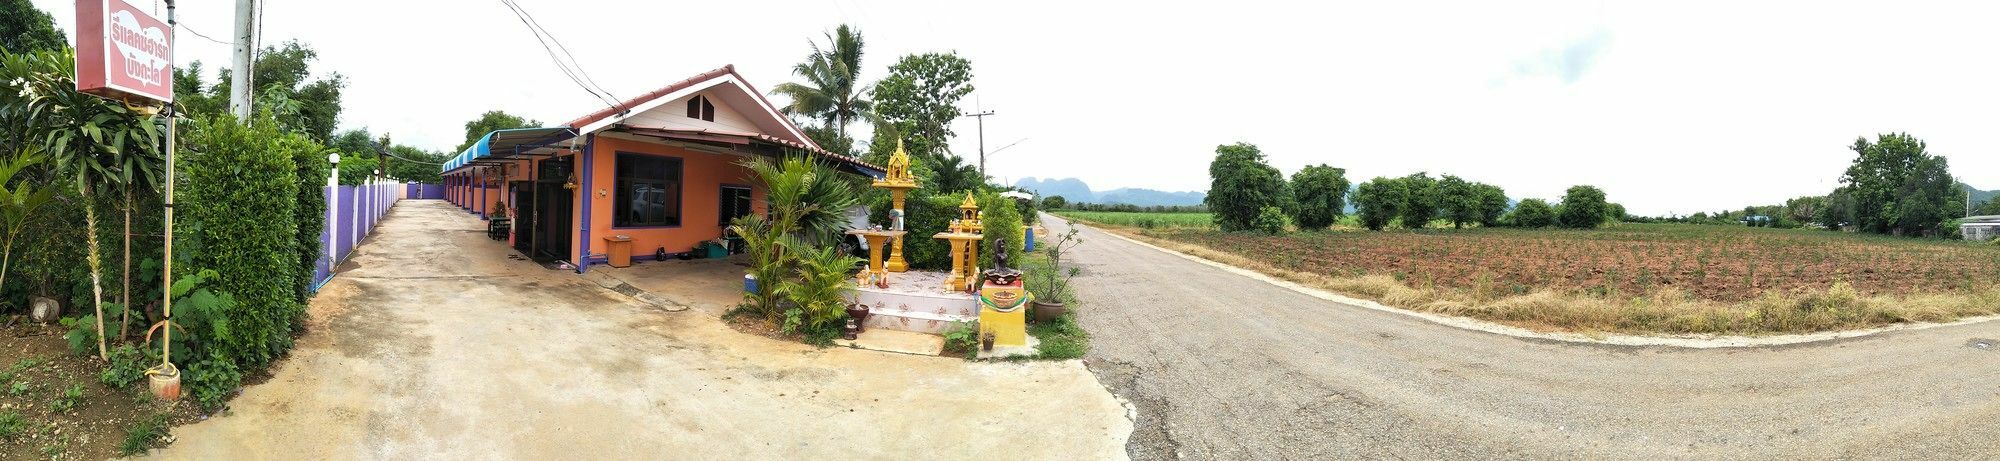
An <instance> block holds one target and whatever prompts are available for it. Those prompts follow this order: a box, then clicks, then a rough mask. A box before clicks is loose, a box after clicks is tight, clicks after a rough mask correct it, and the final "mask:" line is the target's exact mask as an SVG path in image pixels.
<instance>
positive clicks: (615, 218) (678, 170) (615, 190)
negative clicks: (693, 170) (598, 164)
mask: <svg viewBox="0 0 2000 461" xmlns="http://www.w3.org/2000/svg"><path fill="white" fill-rule="evenodd" d="M627 157H631V158H635V159H657V160H659V161H664V162H669V163H670V164H671V166H669V170H670V171H673V172H674V179H672V180H671V182H672V183H673V186H674V200H673V201H672V202H671V203H665V202H664V201H663V205H667V206H671V208H669V209H670V210H673V213H672V217H673V221H672V223H671V224H653V223H639V224H634V223H631V222H629V221H628V222H622V223H621V220H623V219H625V217H626V213H627V212H628V211H629V210H627V209H626V207H629V206H631V204H629V203H621V201H620V200H619V197H620V196H621V195H622V196H625V197H630V196H631V195H630V194H631V193H630V192H629V191H628V190H627V189H628V188H629V187H630V186H632V185H633V184H634V182H641V183H646V184H660V183H666V182H670V181H669V180H667V179H664V178H642V177H638V176H635V175H627V174H626V173H625V172H622V171H619V166H620V165H619V164H621V163H624V162H621V161H620V160H624V159H625V158H627ZM611 187H612V190H611V200H609V201H610V202H611V206H612V209H611V228H612V229H674V228H679V227H681V225H683V224H686V223H687V159H685V158H682V157H680V156H674V155H662V154H651V153H644V152H627V151H617V152H616V153H615V154H614V155H613V156H612V158H611ZM660 188H661V189H662V190H665V189H666V187H665V186H661V187H660ZM628 200H629V199H628Z"/></svg>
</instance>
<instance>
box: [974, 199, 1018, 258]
mask: <svg viewBox="0 0 2000 461" xmlns="http://www.w3.org/2000/svg"><path fill="white" fill-rule="evenodd" d="M1015 202H1019V200H1015V199H1011V198H1007V197H1002V196H1000V195H999V194H986V195H985V196H984V197H980V198H979V211H980V218H979V221H980V224H981V225H983V226H986V232H985V235H986V239H985V240H981V241H980V242H979V245H980V248H979V267H993V241H994V239H1006V243H1005V245H1006V251H1007V264H1009V265H1012V266H1014V267H1021V263H1023V262H1026V261H1027V254H1026V252H1024V251H1022V247H1023V244H1024V243H1026V241H1025V239H1023V238H1022V228H1023V227H1024V225H1023V224H1022V223H1021V213H1020V211H1018V209H1017V208H1015V207H1014V204H1015Z"/></svg>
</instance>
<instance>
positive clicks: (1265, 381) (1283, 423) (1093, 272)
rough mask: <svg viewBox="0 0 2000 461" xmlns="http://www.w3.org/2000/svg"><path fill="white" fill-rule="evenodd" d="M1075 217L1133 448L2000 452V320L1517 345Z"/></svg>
mask: <svg viewBox="0 0 2000 461" xmlns="http://www.w3.org/2000/svg"><path fill="white" fill-rule="evenodd" d="M1046 222H1047V223H1048V226H1049V227H1051V228H1053V229H1054V230H1058V231H1060V230H1062V229H1064V228H1065V227H1066V224H1064V223H1062V222H1061V221H1060V220H1059V219H1048V220H1047V221H1046ZM1080 227H1084V228H1085V229H1084V230H1083V231H1082V233H1081V236H1082V237H1083V238H1084V239H1085V243H1083V244H1082V245H1080V246H1078V247H1077V248H1076V249H1075V250H1074V252H1073V253H1072V256H1071V257H1070V259H1071V260H1072V261H1074V262H1075V263H1077V265H1078V266H1079V267H1081V268H1082V274H1081V275H1080V276H1079V280H1078V281H1077V286H1078V287H1079V288H1078V290H1079V293H1078V295H1079V296H1080V297H1081V301H1082V305H1081V307H1080V312H1081V318H1080V320H1081V322H1082V324H1083V326H1084V327H1085V328H1087V329H1088V330H1089V331H1090V332H1091V334H1092V336H1093V340H1092V350H1091V352H1090V355H1089V357H1088V358H1087V360H1086V363H1087V364H1088V365H1089V366H1090V368H1091V370H1092V371H1093V372H1095V373H1096V374H1097V375H1098V378H1099V379H1100V380H1102V381H1103V382H1105V383H1106V384H1107V385H1109V386H1110V387H1111V388H1112V390H1113V392H1114V393H1116V394H1118V395H1119V396H1121V397H1124V398H1126V399H1128V400H1130V401H1131V402H1133V403H1134V404H1135V406H1137V408H1138V419H1137V421H1136V424H1135V428H1134V432H1133V434H1132V438H1131V441H1130V443H1129V444H1128V445H1127V451H1128V452H1129V453H1130V454H1131V455H1132V456H1133V458H1135V459H1174V458H1177V457H1186V458H1191V459H1332V458H1339V459H1348V458H1414V459H1442V458H1451V459H1466V458H1478V459H1491V458H1523V459H1552V458H1562V459H1576V458H1588V459H1686V458H1701V459H1715V458H1723V459H1778V458H1783V459H1799V458H1805V459H1821V458H1831V459H1856V458H1859V459H1891V458H1899V459H1912V458H1922V459H1994V458H2000V346H1991V347H1980V346H1979V344H1978V341H1981V340H1986V341H1987V342H1988V343H1991V341H1990V340H1991V339H2000V321H1996V322H1985V323H1976V324H1968V325H1960V326H1951V327H1941V328H1932V329H1922V330H1911V331H1898V332H1890V333H1884V334H1878V335H1873V336H1866V337H1861V338H1853V339H1845V340H1835V341H1827V342H1817V343H1807V344H1801V345H1793V346H1782V347H1764V348H1743V349H1721V350H1715V349H1707V350H1695V349H1680V348H1668V347H1626V346H1602V345H1590V344H1576V343H1563V342H1555V341H1548V340H1531V339H1521V338H1516V337H1511V336H1504V335H1499V334H1492V333H1484V332H1477V331H1469V330H1463V329H1458V328H1454V327H1449V326H1444V325H1439V324H1435V323H1432V322H1429V321H1425V320H1422V319H1419V318H1415V317H1411V316H1407V315H1401V314H1397V313H1392V312H1381V311H1375V310H1370V309H1364V308H1360V307H1355V306H1348V305H1343V304H1338V303H1333V302H1328V301H1324V300H1321V299H1318V298H1314V297H1310V296H1306V295H1303V294H1300V293H1296V292H1293V291H1290V290H1288V289H1285V288H1281V287H1278V286H1275V285H1272V284H1268V283H1264V282H1261V281H1258V280H1255V279H1251V278H1248V277H1244V276H1240V275H1236V274H1231V273H1228V272H1225V271H1222V270H1219V269H1216V268H1213V267H1209V266H1207V265H1203V264H1199V263H1196V262H1193V261H1188V260H1186V259H1183V258H1181V257H1179V256H1176V255H1172V254H1169V253H1165V252H1162V251H1159V250H1156V249H1153V248H1150V247H1146V246H1142V245H1138V244H1135V243H1131V242H1127V241H1124V240H1120V239H1117V238H1114V237H1111V236H1108V235H1105V234H1103V233H1102V232H1101V231H1098V230H1096V229H1091V228H1089V226H1087V225H1085V226H1080Z"/></svg>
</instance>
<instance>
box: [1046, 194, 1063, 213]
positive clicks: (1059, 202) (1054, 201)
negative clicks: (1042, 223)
mask: <svg viewBox="0 0 2000 461" xmlns="http://www.w3.org/2000/svg"><path fill="white" fill-rule="evenodd" d="M1068 206H1069V199H1065V198H1063V196H1060V195H1051V196H1048V197H1043V198H1042V208H1044V209H1049V210H1060V209H1063V208H1065V207H1068Z"/></svg>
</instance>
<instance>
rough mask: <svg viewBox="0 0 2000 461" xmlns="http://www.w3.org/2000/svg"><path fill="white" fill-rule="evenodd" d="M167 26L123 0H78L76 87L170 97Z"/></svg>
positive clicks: (109, 95)
mask: <svg viewBox="0 0 2000 461" xmlns="http://www.w3.org/2000/svg"><path fill="white" fill-rule="evenodd" d="M169 32H171V30H170V29H169V28H168V26H167V23H166V22H165V21H161V20H160V19H159V18H157V17H153V13H152V12H151V11H149V10H147V9H145V8H142V7H139V6H136V5H132V4H130V3H126V2H125V0H79V1H77V2H76V91H78V92H83V93H90V94H95V95H99V96H104V97H107V98H113V99H151V100H155V101H160V102H173V100H174V65H173V52H172V50H173V43H170V42H169V40H170V39H169V38H168V36H169V35H171V34H170V33H169ZM130 102H133V103H138V102H140V101H130Z"/></svg>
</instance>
